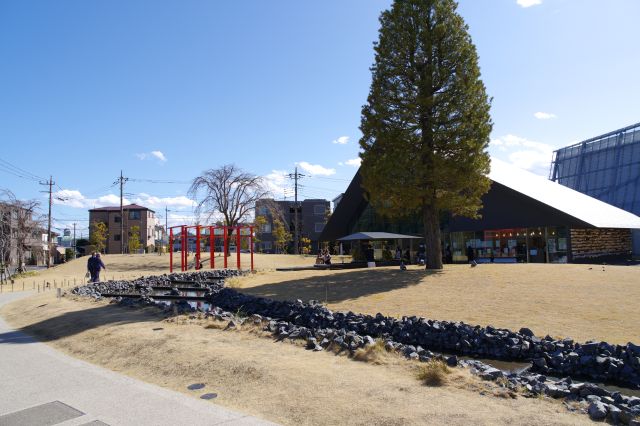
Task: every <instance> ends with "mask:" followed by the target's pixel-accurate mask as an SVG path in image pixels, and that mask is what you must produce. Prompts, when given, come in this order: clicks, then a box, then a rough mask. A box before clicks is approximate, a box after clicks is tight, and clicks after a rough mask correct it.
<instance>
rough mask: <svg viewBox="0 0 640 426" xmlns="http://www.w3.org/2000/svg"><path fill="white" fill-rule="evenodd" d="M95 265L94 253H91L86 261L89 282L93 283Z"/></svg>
mask: <svg viewBox="0 0 640 426" xmlns="http://www.w3.org/2000/svg"><path fill="white" fill-rule="evenodd" d="M95 263H96V252H95V251H93V252H91V256H89V259H88V260H87V271H88V273H89V282H94V278H95V269H96V267H95Z"/></svg>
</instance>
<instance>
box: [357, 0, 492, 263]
mask: <svg viewBox="0 0 640 426" xmlns="http://www.w3.org/2000/svg"><path fill="white" fill-rule="evenodd" d="M456 8H457V3H456V2H455V1H453V0H395V1H394V3H393V5H392V6H391V9H390V10H388V11H385V12H383V13H382V15H381V17H380V24H381V28H380V34H379V35H380V37H379V42H378V43H376V45H375V53H376V54H375V63H374V65H373V66H372V68H371V72H372V83H371V88H370V92H369V96H368V99H367V103H366V105H364V106H363V108H362V121H361V126H360V129H361V130H362V134H363V136H362V139H361V140H360V146H361V147H362V150H363V152H362V154H361V157H362V167H361V174H362V177H363V186H364V188H365V190H366V191H367V193H368V194H369V198H370V202H371V203H372V205H373V206H374V207H375V208H376V209H377V210H378V211H379V212H380V213H382V214H384V215H386V216H390V217H401V216H406V215H410V214H416V213H417V214H420V215H421V217H422V221H423V224H424V237H425V243H426V247H427V258H426V267H427V268H428V269H441V268H442V254H441V251H442V248H441V237H440V220H439V219H440V213H441V212H443V211H447V212H449V213H451V214H453V215H463V216H467V217H477V216H478V210H479V209H480V208H481V206H482V204H481V197H482V195H483V194H485V193H486V192H487V191H488V190H489V186H490V180H489V179H488V177H487V176H486V175H487V174H488V173H489V166H490V160H489V155H488V153H487V148H488V145H489V134H490V132H491V128H492V123H491V117H490V115H489V109H490V99H489V98H488V97H487V94H486V91H485V87H484V84H483V83H482V81H481V80H480V69H479V67H478V56H477V53H476V49H475V46H474V45H473V43H472V42H471V37H470V36H469V34H468V32H467V30H468V27H467V25H466V24H465V23H464V21H463V19H462V17H461V16H460V15H458V14H457V13H456Z"/></svg>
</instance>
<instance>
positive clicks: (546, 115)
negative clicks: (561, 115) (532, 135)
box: [533, 111, 556, 120]
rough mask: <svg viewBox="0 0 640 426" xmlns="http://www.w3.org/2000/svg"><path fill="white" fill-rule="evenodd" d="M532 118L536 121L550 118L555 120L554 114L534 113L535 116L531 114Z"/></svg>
mask: <svg viewBox="0 0 640 426" xmlns="http://www.w3.org/2000/svg"><path fill="white" fill-rule="evenodd" d="M533 116H534V117H535V118H537V119H538V120H550V119H552V118H556V115H555V114H552V113H550V112H541V111H538V112H536V113H535V114H533Z"/></svg>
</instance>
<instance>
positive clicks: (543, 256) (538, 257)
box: [527, 228, 547, 263]
mask: <svg viewBox="0 0 640 426" xmlns="http://www.w3.org/2000/svg"><path fill="white" fill-rule="evenodd" d="M528 231H529V244H528V247H527V248H528V250H529V262H530V263H546V262H547V246H546V244H545V236H544V229H542V228H533V229H529V230H528Z"/></svg>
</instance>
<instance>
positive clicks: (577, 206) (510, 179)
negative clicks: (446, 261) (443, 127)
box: [320, 159, 640, 263]
mask: <svg viewBox="0 0 640 426" xmlns="http://www.w3.org/2000/svg"><path fill="white" fill-rule="evenodd" d="M489 177H490V178H491V180H492V184H491V189H490V190H489V192H488V193H486V194H485V195H484V196H483V197H482V204H483V208H482V210H481V211H480V214H481V215H482V216H481V218H479V219H467V218H463V217H450V216H449V217H443V218H442V223H441V226H442V231H443V244H444V245H445V246H446V247H448V249H449V250H450V252H451V259H450V261H453V262H467V261H468V260H469V251H472V252H473V254H474V257H475V259H476V260H478V261H481V262H482V261H486V262H496V263H497V262H500V263H512V262H554V263H566V262H594V261H604V260H616V261H618V260H625V259H628V256H629V254H630V252H631V232H630V229H638V228H640V217H638V216H635V215H633V214H631V213H629V212H627V211H624V210H622V209H620V208H617V207H614V206H611V205H609V204H607V203H604V202H602V201H599V200H597V199H595V198H593V197H590V196H588V195H585V194H583V193H580V192H577V191H575V190H572V189H570V188H567V187H566V186H563V185H559V184H557V183H554V182H551V181H549V180H547V179H545V178H544V177H542V176H536V175H533V174H532V173H529V172H526V171H523V170H520V169H518V168H515V167H513V166H510V165H508V164H506V163H503V162H501V161H499V160H495V159H494V160H492V163H491V173H490V175H489ZM372 231H374V232H392V233H399V234H409V235H421V234H422V223H421V220H420V218H419V217H414V216H407V217H406V218H403V219H389V218H385V217H383V216H381V215H380V214H378V213H377V212H376V211H375V209H374V207H373V206H371V205H370V204H369V202H368V201H367V194H366V193H365V191H364V190H363V188H362V180H361V176H360V173H356V175H355V176H354V178H353V180H352V181H351V184H350V185H349V187H348V188H347V191H346V192H345V194H344V197H343V198H342V201H340V203H339V205H338V207H337V208H336V209H335V211H334V213H333V215H332V216H331V218H330V219H329V222H328V223H327V225H326V226H325V228H324V230H323V232H322V234H321V235H320V241H337V240H339V239H341V238H343V237H344V236H346V235H349V234H352V233H356V232H372ZM391 243H392V242H386V243H385V242H379V243H378V244H379V245H381V247H375V246H374V249H378V250H379V251H380V252H381V253H382V252H383V249H384V247H382V246H384V245H385V244H386V245H387V246H388V245H389V244H391ZM387 248H388V247H387Z"/></svg>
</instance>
